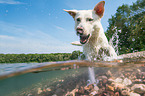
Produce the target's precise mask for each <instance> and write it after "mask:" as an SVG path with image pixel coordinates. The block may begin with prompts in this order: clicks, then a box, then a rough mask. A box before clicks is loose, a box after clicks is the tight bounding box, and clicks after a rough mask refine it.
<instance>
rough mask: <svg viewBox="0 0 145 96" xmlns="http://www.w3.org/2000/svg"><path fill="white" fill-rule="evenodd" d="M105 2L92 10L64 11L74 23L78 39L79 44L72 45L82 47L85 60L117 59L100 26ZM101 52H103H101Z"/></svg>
mask: <svg viewBox="0 0 145 96" xmlns="http://www.w3.org/2000/svg"><path fill="white" fill-rule="evenodd" d="M104 5H105V1H101V2H99V3H98V4H96V6H95V7H94V9H93V10H64V11H66V12H68V13H69V14H70V15H71V16H72V17H73V19H74V21H75V30H76V34H77V35H78V36H79V37H80V41H79V42H76V41H75V42H72V44H73V45H77V46H83V53H84V55H85V57H86V59H87V60H93V61H94V60H96V59H97V60H98V59H100V60H107V59H106V58H108V57H109V58H115V59H116V58H117V54H116V52H115V50H114V48H113V47H112V46H111V45H110V44H109V43H108V40H107V38H106V36H105V34H104V30H103V27H102V24H101V18H102V17H103V15H104V10H105V8H104ZM102 50H103V51H102Z"/></svg>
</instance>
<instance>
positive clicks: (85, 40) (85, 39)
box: [80, 34, 90, 44]
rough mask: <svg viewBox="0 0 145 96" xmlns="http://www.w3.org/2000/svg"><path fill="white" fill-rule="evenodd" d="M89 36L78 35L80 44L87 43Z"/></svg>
mask: <svg viewBox="0 0 145 96" xmlns="http://www.w3.org/2000/svg"><path fill="white" fill-rule="evenodd" d="M89 38H90V34H89V35H80V43H81V44H85V43H87V42H88V41H89Z"/></svg>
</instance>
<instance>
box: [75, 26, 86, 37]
mask: <svg viewBox="0 0 145 96" xmlns="http://www.w3.org/2000/svg"><path fill="white" fill-rule="evenodd" d="M76 31H77V34H80V35H83V32H84V31H83V27H77V30H76Z"/></svg>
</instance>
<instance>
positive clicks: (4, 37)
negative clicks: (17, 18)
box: [0, 35, 14, 40]
mask: <svg viewBox="0 0 145 96" xmlns="http://www.w3.org/2000/svg"><path fill="white" fill-rule="evenodd" d="M1 39H11V40H13V39H14V37H13V36H7V35H0V40H1Z"/></svg>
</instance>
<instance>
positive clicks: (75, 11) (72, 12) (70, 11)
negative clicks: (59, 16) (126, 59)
mask: <svg viewBox="0 0 145 96" xmlns="http://www.w3.org/2000/svg"><path fill="white" fill-rule="evenodd" d="M63 10H64V11H66V12H68V13H69V14H70V15H71V16H72V17H73V18H75V16H76V13H77V10H65V9H63Z"/></svg>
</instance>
